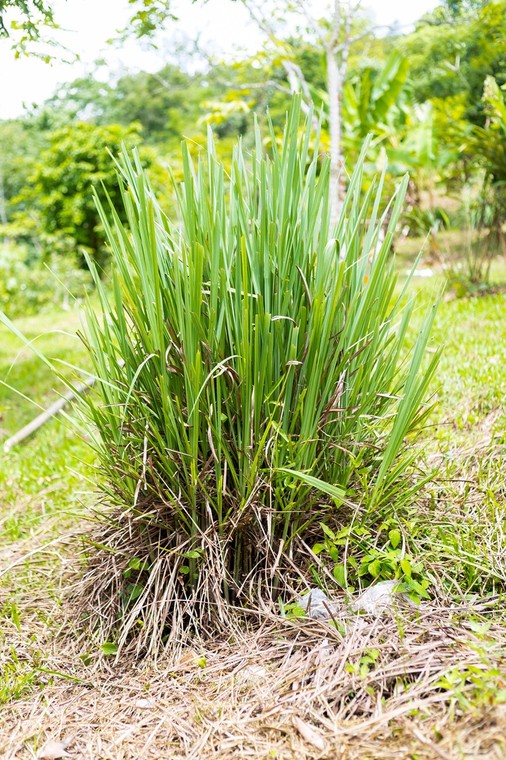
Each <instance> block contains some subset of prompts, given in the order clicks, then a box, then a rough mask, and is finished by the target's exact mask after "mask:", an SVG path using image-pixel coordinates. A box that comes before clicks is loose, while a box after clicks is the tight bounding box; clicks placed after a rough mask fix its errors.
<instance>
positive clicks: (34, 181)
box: [14, 122, 146, 264]
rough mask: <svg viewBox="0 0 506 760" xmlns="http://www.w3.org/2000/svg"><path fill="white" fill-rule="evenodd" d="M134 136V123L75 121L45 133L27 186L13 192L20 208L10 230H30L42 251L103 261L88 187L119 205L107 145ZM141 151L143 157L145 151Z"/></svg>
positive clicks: (126, 141)
mask: <svg viewBox="0 0 506 760" xmlns="http://www.w3.org/2000/svg"><path fill="white" fill-rule="evenodd" d="M139 142H140V132H139V128H138V126H136V125H132V126H131V127H128V128H124V127H120V126H118V125H115V124H112V125H109V126H104V127H98V126H95V125H93V124H89V123H86V122H77V123H75V124H73V125H72V126H68V127H63V128H61V129H58V130H56V131H55V132H53V133H51V135H50V140H49V146H48V148H47V149H46V150H44V151H43V152H42V154H41V156H40V159H39V161H38V162H37V163H36V164H35V166H34V168H33V174H32V176H31V177H30V184H29V186H27V187H26V188H25V189H24V190H23V192H22V193H21V194H20V197H19V198H18V203H19V204H20V205H22V207H23V210H22V211H18V212H17V214H16V215H15V218H14V222H15V224H16V228H15V229H14V235H15V236H20V235H22V234H23V233H24V234H29V235H30V234H32V235H36V236H38V238H39V241H40V242H41V243H42V245H43V248H44V249H45V250H46V251H48V252H58V253H65V254H67V253H71V254H74V255H77V256H78V257H79V259H80V261H81V264H83V263H84V258H83V252H84V251H86V253H88V254H89V255H91V256H92V257H94V258H95V260H97V261H98V262H103V261H104V258H105V256H106V251H105V239H104V233H103V229H102V227H101V224H100V218H99V215H98V212H97V209H96V206H95V204H94V201H93V197H92V192H91V190H92V188H95V191H96V193H97V194H98V197H100V198H105V197H106V195H109V196H110V197H111V199H112V200H113V201H114V202H116V203H118V206H120V198H121V195H120V191H119V189H118V185H117V181H116V176H115V172H114V167H113V165H112V162H111V158H110V154H109V153H108V151H109V150H110V151H113V152H114V151H116V152H117V151H118V150H119V149H120V148H121V146H122V145H123V144H126V145H127V146H133V145H137V144H139ZM141 155H142V157H143V160H144V163H146V153H145V152H144V151H143V152H142V153H141ZM123 218H124V217H123Z"/></svg>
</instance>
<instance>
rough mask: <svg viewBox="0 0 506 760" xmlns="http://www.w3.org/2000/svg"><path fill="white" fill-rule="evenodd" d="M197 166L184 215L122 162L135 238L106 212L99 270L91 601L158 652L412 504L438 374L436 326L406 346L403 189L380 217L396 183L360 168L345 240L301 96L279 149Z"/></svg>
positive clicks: (94, 320) (99, 614)
mask: <svg viewBox="0 0 506 760" xmlns="http://www.w3.org/2000/svg"><path fill="white" fill-rule="evenodd" d="M302 122H303V123H302ZM315 140H316V147H315ZM266 146H267V147H266ZM182 159H183V167H184V181H183V183H182V184H181V186H180V187H177V189H176V192H177V204H178V209H179V216H178V218H175V219H169V218H167V216H166V215H165V214H164V212H163V211H162V209H161V208H160V205H159V203H158V202H157V199H156V197H155V195H154V193H153V191H152V189H151V187H150V185H149V182H148V180H147V178H146V175H145V173H144V172H143V170H142V167H141V165H140V162H139V160H138V158H137V157H136V156H135V155H134V156H133V158H131V157H129V156H128V155H127V154H123V156H122V157H121V159H120V161H119V172H120V178H121V184H122V188H123V202H124V206H125V210H126V214H127V219H128V223H127V225H126V226H125V225H124V224H123V222H122V221H121V219H120V216H119V214H118V212H117V210H116V209H115V208H114V207H112V206H111V207H109V208H106V207H100V204H99V207H100V213H101V219H102V223H103V225H104V229H105V230H106V234H107V239H108V242H109V246H110V250H111V258H112V284H111V288H110V290H109V289H106V288H105V287H104V286H103V284H102V282H101V279H100V277H99V276H98V274H96V273H95V283H96V287H97V290H98V294H99V301H100V306H99V309H98V310H97V308H96V307H95V306H94V307H93V308H89V309H88V312H87V324H86V329H85V336H84V340H85V342H86V344H87V346H88V347H89V353H90V357H91V361H92V363H93V372H94V374H95V375H96V377H97V378H98V383H97V385H96V388H97V390H96V392H95V393H94V394H92V395H90V396H88V397H87V398H85V399H83V403H84V405H85V406H86V409H87V413H88V415H89V417H90V419H91V420H92V422H93V426H92V429H93V430H94V431H95V445H96V448H97V451H98V460H99V466H100V469H101V472H102V475H103V476H104V477H103V482H104V486H103V488H104V498H105V501H106V502H107V505H108V509H107V510H106V511H104V513H103V515H102V517H101V527H100V528H99V536H98V537H97V536H95V538H94V543H93V547H92V549H91V552H90V555H91V556H90V558H89V562H90V565H89V568H88V571H87V574H86V576H85V582H86V584H87V595H86V605H87V607H88V609H91V610H92V613H90V614H91V615H92V618H93V620H94V621H95V622H96V623H99V624H100V625H101V626H102V629H103V635H107V636H110V635H111V633H110V632H111V630H112V629H113V628H114V626H117V625H118V623H119V630H120V634H119V643H120V644H123V643H125V641H126V640H127V638H129V637H130V636H131V634H135V633H136V634H137V636H136V640H137V642H138V646H139V649H142V650H144V651H145V650H148V651H156V650H157V649H158V648H159V646H160V644H161V642H162V641H165V640H166V638H167V636H168V637H169V639H174V638H177V636H178V635H179V634H180V633H181V630H182V628H183V627H185V626H190V625H193V627H196V628H197V629H199V630H202V628H203V627H204V626H206V625H208V624H212V625H214V624H216V623H219V624H221V625H227V621H228V620H229V610H230V608H231V604H235V605H237V604H247V603H252V602H255V599H256V600H258V597H272V596H273V595H276V594H277V593H279V592H280V590H282V585H283V582H284V580H287V579H289V577H290V569H289V568H292V569H293V567H294V566H295V565H296V564H297V558H298V551H299V549H300V546H302V545H303V543H304V541H305V540H309V537H310V536H313V537H314V536H315V535H318V533H319V530H320V528H319V525H318V524H319V523H320V522H321V521H322V520H323V521H326V522H327V523H328V524H332V523H333V524H336V523H337V524H339V523H341V524H342V522H343V521H345V520H346V519H347V517H348V515H349V513H350V505H356V506H357V508H362V509H363V510H365V511H374V512H381V511H386V510H390V509H395V508H396V507H398V506H399V505H401V504H403V503H405V502H406V500H409V499H412V498H413V495H414V493H415V492H416V489H417V488H419V486H420V483H421V481H422V480H423V478H421V476H420V475H418V474H416V472H415V470H414V468H413V460H414V456H415V452H416V450H415V449H414V448H413V446H412V438H413V435H414V433H415V431H416V430H417V429H418V428H419V426H420V423H421V421H422V419H423V418H424V417H425V415H426V413H427V408H428V407H427V405H426V403H425V402H426V398H427V389H428V384H429V381H430V379H431V376H432V374H433V372H434V368H435V365H436V360H437V357H436V356H434V357H433V358H432V359H431V360H429V361H427V360H425V358H424V357H425V348H426V345H427V340H428V337H429V331H430V327H431V322H432V314H428V315H427V317H426V318H425V319H424V321H423V323H422V326H421V329H420V331H419V333H418V337H417V338H416V340H415V342H414V344H413V345H411V346H406V331H407V328H408V324H409V321H410V318H411V314H412V309H413V301H412V300H410V299H409V298H407V297H406V293H405V291H402V292H400V293H399V292H397V291H396V276H395V271H394V259H393V255H392V250H391V246H392V238H393V235H394V231H395V229H396V226H397V224H398V221H399V215H400V212H401V208H402V203H403V198H404V192H405V188H406V180H404V181H403V182H401V184H400V187H399V189H398V190H397V193H396V195H395V197H394V198H393V199H392V200H391V202H390V204H389V205H388V207H387V208H386V210H385V211H384V212H383V213H382V215H380V209H381V208H382V187H383V177H381V178H380V179H379V181H378V182H377V184H376V186H375V188H371V189H370V190H369V191H368V192H367V193H366V194H365V195H364V194H363V192H362V169H363V163H364V153H363V154H362V156H361V158H360V160H359V162H358V164H357V166H356V168H355V172H354V174H353V176H352V178H351V181H350V183H349V187H348V191H347V196H346V202H345V206H344V210H343V214H342V217H341V220H340V222H339V224H338V226H337V228H336V229H335V230H331V229H330V223H329V164H328V161H327V159H323V160H322V159H321V157H320V156H319V154H318V145H317V136H315V135H314V134H313V131H312V125H311V119H310V118H306V119H305V121H304V119H303V117H302V114H301V109H300V102H299V101H298V100H297V99H295V101H294V104H293V106H292V108H291V110H290V112H289V114H288V117H287V122H286V127H285V129H284V133H283V137H282V140H281V141H279V140H278V139H276V135H275V134H274V133H273V132H272V130H271V134H270V138H269V140H268V141H265V140H264V139H263V136H262V134H261V132H260V130H259V129H258V128H257V129H256V130H255V146H254V149H253V150H252V151H250V150H249V149H246V148H245V147H244V146H243V145H242V144H241V143H239V144H238V145H237V147H236V149H235V152H234V155H233V159H232V167H231V171H230V174H229V175H228V174H227V173H226V172H225V170H224V167H223V166H222V165H221V164H220V162H219V161H218V160H217V159H216V157H215V153H214V148H213V141H212V137H210V138H209V143H208V146H207V150H203V151H202V153H201V154H200V155H199V156H198V158H197V159H196V160H194V158H193V157H192V155H191V153H190V149H189V147H188V146H187V145H183V148H182ZM97 202H98V201H97ZM387 219H388V220H389V221H388V223H387V222H386V220H387ZM382 226H385V227H386V234H385V235H384V238H383V237H382V235H381V234H380V230H381V228H382ZM90 597H91V598H90Z"/></svg>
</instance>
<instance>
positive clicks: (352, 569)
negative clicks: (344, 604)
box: [313, 518, 430, 602]
mask: <svg viewBox="0 0 506 760" xmlns="http://www.w3.org/2000/svg"><path fill="white" fill-rule="evenodd" d="M399 525H400V524H399V523H397V521H396V520H395V519H394V518H390V519H389V520H387V521H386V522H383V523H382V524H380V525H379V526H378V529H377V531H373V530H372V529H371V528H368V527H366V526H365V525H348V526H346V527H344V528H341V529H340V530H337V531H334V530H332V529H331V528H329V527H328V525H326V524H325V523H321V525H320V528H321V531H322V541H320V542H318V543H316V544H315V545H314V546H313V553H314V554H315V555H317V556H319V557H320V558H321V559H323V564H324V566H325V567H326V568H327V569H328V566H329V565H330V566H331V572H332V575H333V577H334V580H335V581H336V583H337V584H338V586H340V587H341V588H342V589H344V590H346V591H350V592H352V591H354V590H355V589H356V588H357V586H360V585H363V584H365V585H369V584H370V583H376V582H377V581H384V580H398V581H399V588H400V589H401V590H403V591H405V592H407V593H408V594H409V596H410V597H411V599H413V600H414V601H417V602H419V601H420V599H427V598H428V597H429V595H428V593H427V589H428V588H429V586H430V581H429V580H428V578H427V577H426V575H425V573H424V570H423V565H422V563H420V562H417V561H415V560H414V559H413V557H412V556H410V554H409V553H408V552H407V551H406V546H405V539H404V538H403V536H402V533H401V530H400V529H399V527H398V526H399ZM320 564H321V563H320ZM332 566H333V567H332ZM313 573H314V574H315V577H316V580H317V582H318V583H321V582H322V578H321V577H320V575H319V573H318V568H317V567H316V566H313Z"/></svg>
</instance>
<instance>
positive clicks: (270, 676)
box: [0, 272, 506, 760]
mask: <svg viewBox="0 0 506 760" xmlns="http://www.w3.org/2000/svg"><path fill="white" fill-rule="evenodd" d="M499 274H501V273H500V272H499ZM434 279H435V278H432V279H431V280H430V281H429V280H427V281H426V280H421V279H415V282H414V287H420V288H421V291H422V292H421V301H422V302H424V301H425V300H427V299H428V298H429V295H428V294H429V291H433V289H434V287H436V286H435V285H434ZM78 324H79V317H78V314H77V313H76V312H72V311H70V312H56V311H55V312H54V313H51V314H45V315H44V317H43V318H41V317H33V318H26V319H24V320H21V321H20V322H19V323H18V326H19V328H20V329H21V330H22V332H23V333H24V334H25V335H26V336H27V337H29V338H30V339H32V338H36V337H37V336H38V335H42V336H43V337H41V338H40V339H38V340H37V346H38V347H39V349H40V350H42V351H44V352H46V353H47V355H48V356H50V357H53V358H56V359H61V360H63V361H65V362H69V363H75V364H77V365H79V366H83V367H85V365H86V356H85V352H84V351H83V349H82V347H81V346H80V344H79V342H78V341H77V340H76V338H75V337H74V336H73V335H72V333H74V332H75V329H76V327H77V326H78ZM55 329H58V330H61V331H64V332H56V333H55V332H52V333H51V334H47V332H48V330H52V331H54V330H55ZM439 344H444V346H445V349H444V353H443V358H442V361H441V364H440V367H439V370H438V374H437V378H436V382H435V384H434V387H433V392H434V394H435V395H436V396H437V399H438V402H439V403H438V407H437V410H436V411H435V413H434V414H433V417H432V418H431V420H430V424H429V426H428V427H427V430H426V433H425V438H424V446H423V449H422V450H421V453H420V467H422V468H423V469H427V468H433V469H434V479H433V481H432V482H431V483H430V484H429V485H428V487H427V488H426V491H425V493H424V495H423V498H421V499H419V500H418V501H417V502H416V503H414V504H413V505H412V508H411V510H410V511H409V514H407V515H405V516H404V517H403V518H402V521H399V524H398V527H399V530H400V531H401V533H402V535H403V542H404V543H403V546H405V549H406V551H407V552H409V554H410V556H411V557H413V559H414V561H416V563H418V565H419V566H420V568H421V573H423V575H424V576H425V577H427V578H428V579H429V580H430V581H431V586H430V596H431V598H430V599H429V600H427V601H422V603H421V605H420V607H419V608H413V607H408V608H407V609H405V610H404V611H402V610H401V611H398V612H397V613H396V614H395V615H394V616H388V615H387V616H383V617H381V618H378V619H375V620H373V621H372V622H371V621H369V622H367V621H366V622H362V623H361V622H360V620H359V621H358V622H357V621H355V624H354V625H353V626H351V627H349V628H348V629H347V631H346V633H345V634H343V632H342V631H341V632H340V631H339V630H338V629H336V628H332V627H330V626H328V625H326V624H324V623H320V622H317V621H301V620H297V619H290V618H288V619H287V618H282V617H280V616H279V615H276V614H275V612H274V611H272V610H271V611H266V614H265V623H264V625H263V626H262V627H261V629H260V630H257V629H256V630H251V631H247V630H245V631H243V633H242V634H241V635H240V636H238V635H237V634H235V637H233V636H231V637H230V639H229V640H227V641H216V642H200V643H196V644H195V649H194V650H188V649H185V650H184V651H182V652H179V653H178V655H177V657H175V658H174V657H173V658H172V659H170V660H164V659H163V658H162V659H161V660H159V661H158V662H156V663H154V662H144V663H129V662H125V661H123V660H120V661H119V662H116V661H115V659H114V657H113V656H111V657H107V656H104V649H105V651H106V652H112V651H113V650H114V647H113V646H112V645H111V646H109V645H107V644H106V645H105V647H104V642H101V641H95V640H93V639H92V638H90V637H85V636H84V635H82V634H81V633H80V631H79V628H78V625H77V624H76V621H75V620H74V621H73V619H72V589H71V585H72V582H73V578H75V575H76V572H78V568H79V563H80V559H79V553H80V551H81V539H80V537H79V536H80V534H81V533H82V531H83V530H84V529H85V528H86V524H87V523H86V520H88V519H90V517H91V519H92V513H90V511H89V508H90V507H91V506H92V505H93V503H94V493H93V490H94V484H95V482H96V475H95V473H94V471H93V468H92V454H91V452H90V450H89V447H88V445H87V444H86V441H85V439H84V438H82V437H81V435H80V434H79V432H78V431H77V430H76V429H75V428H73V427H72V425H70V424H69V423H68V422H66V421H65V420H64V419H60V420H55V421H53V422H51V423H49V424H48V425H46V426H45V427H44V428H43V429H41V430H40V431H39V432H38V434H37V435H35V436H34V437H33V438H31V439H30V440H28V441H27V442H26V443H24V444H22V445H20V446H19V447H17V448H15V449H14V450H13V451H12V452H10V453H9V454H8V455H3V456H2V459H1V463H0V505H1V509H0V558H1V559H0V595H1V596H0V599H1V601H0V710H1V712H0V756H1V757H5V758H31V757H34V756H37V754H38V753H40V752H41V749H42V748H43V747H44V745H46V742H48V741H54V742H56V743H57V745H56V750H58V748H59V749H60V751H62V750H63V749H64V748H66V751H67V752H68V753H69V755H70V756H71V757H79V758H90V760H91V758H114V759H115V760H116V759H117V758H183V757H184V758H190V757H193V758H211V757H214V758H247V757H256V758H337V757H342V758H357V760H358V758H361V759H365V758H369V759H370V760H376V758H385V759H387V758H394V757H395V758H406V759H408V758H411V759H412V760H421V759H422V758H438V757H440V758H447V759H448V758H497V759H499V758H503V757H505V756H506V739H505V737H506V651H505V644H506V616H505V613H504V602H503V600H504V593H505V591H506V539H505V529H506V518H505V495H506V472H505V468H504V461H505V460H504V454H505V445H506V432H505V430H506V428H505V422H506V412H505V408H504V397H505V391H506V299H505V296H504V295H503V294H497V295H493V296H484V297H480V298H476V299H462V300H449V301H445V302H443V303H442V304H441V306H440V310H439V314H438V317H437V322H436V326H435V330H434V334H433V337H432V348H433V349H435V348H436V346H437V345H439ZM0 379H3V380H4V381H5V382H6V383H8V384H9V385H10V386H12V387H13V388H16V389H17V390H18V391H21V392H22V393H23V394H24V395H25V396H27V397H28V398H29V399H32V400H33V401H35V402H36V403H37V404H40V405H42V406H47V405H49V404H50V403H51V402H52V401H53V400H54V398H55V397H56V396H57V394H58V392H59V391H60V390H61V388H60V386H58V384H57V382H55V379H54V378H53V377H52V376H51V375H50V373H49V371H48V370H47V368H46V367H45V365H44V364H43V363H42V362H41V361H40V360H38V359H37V358H36V357H35V356H34V355H33V354H32V353H31V352H30V351H29V350H28V349H26V348H23V349H22V346H21V345H20V343H19V341H18V340H17V339H16V338H15V337H14V336H13V335H11V334H10V333H9V332H8V331H7V330H5V329H4V328H3V327H2V328H0ZM37 413H38V410H37V408H35V407H33V405H32V404H30V403H29V402H28V401H27V400H25V399H23V398H21V397H20V396H18V395H17V394H15V393H14V392H13V391H12V390H11V389H9V388H7V387H6V386H1V387H0V414H1V421H0V427H1V428H2V435H3V436H4V437H6V436H8V435H11V434H12V433H13V432H15V431H16V430H17V429H19V428H20V427H22V425H24V424H25V423H26V422H27V421H28V420H29V419H30V418H31V417H32V416H35V415H36V414H37ZM85 518H86V519H85ZM376 546H377V549H378V551H382V543H381V538H379V539H378V540H377V542H376ZM362 620H364V619H362ZM70 626H74V627H73V628H72V627H70ZM46 749H47V748H46ZM53 749H54V748H53ZM52 756H54V757H57V756H63V755H58V754H54V753H53V755H52Z"/></svg>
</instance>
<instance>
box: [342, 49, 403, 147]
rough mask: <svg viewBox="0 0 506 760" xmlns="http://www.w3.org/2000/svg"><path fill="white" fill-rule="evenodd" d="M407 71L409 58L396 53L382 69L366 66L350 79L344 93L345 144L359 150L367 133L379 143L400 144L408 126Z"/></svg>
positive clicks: (394, 52)
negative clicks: (404, 128)
mask: <svg viewBox="0 0 506 760" xmlns="http://www.w3.org/2000/svg"><path fill="white" fill-rule="evenodd" d="M408 72H409V64H408V61H407V59H405V58H403V57H402V56H401V55H400V54H399V53H398V52H397V51H393V52H392V53H391V54H390V56H389V58H388V60H387V61H386V62H385V63H384V64H383V65H382V66H381V68H380V69H378V68H377V67H376V66H366V67H363V68H361V69H359V70H358V71H357V72H356V73H354V74H352V75H351V76H350V77H349V79H348V81H347V82H346V84H345V87H344V92H343V120H344V130H345V142H346V141H348V142H351V143H352V145H354V147H355V149H356V147H357V143H358V145H361V144H362V142H363V140H364V139H365V138H366V137H367V135H368V134H372V135H373V139H374V142H375V143H377V144H381V143H384V142H385V141H387V142H392V140H393V141H394V144H395V142H397V141H398V139H399V131H402V128H403V126H404V125H405V123H406V116H407V102H406V97H405V92H404V91H405V86H406V82H407V79H408ZM403 96H404V97H403Z"/></svg>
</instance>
